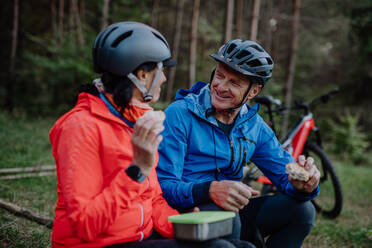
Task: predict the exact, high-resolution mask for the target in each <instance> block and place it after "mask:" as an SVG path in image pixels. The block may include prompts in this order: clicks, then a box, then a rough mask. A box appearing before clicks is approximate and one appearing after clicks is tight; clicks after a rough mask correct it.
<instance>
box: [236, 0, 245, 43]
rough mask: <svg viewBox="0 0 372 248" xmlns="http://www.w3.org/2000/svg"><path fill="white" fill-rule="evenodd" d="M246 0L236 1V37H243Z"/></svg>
mask: <svg viewBox="0 0 372 248" xmlns="http://www.w3.org/2000/svg"><path fill="white" fill-rule="evenodd" d="M243 9H244V1H243V0H237V3H236V37H237V38H240V39H242V37H241V36H242V33H243V20H244V11H243Z"/></svg>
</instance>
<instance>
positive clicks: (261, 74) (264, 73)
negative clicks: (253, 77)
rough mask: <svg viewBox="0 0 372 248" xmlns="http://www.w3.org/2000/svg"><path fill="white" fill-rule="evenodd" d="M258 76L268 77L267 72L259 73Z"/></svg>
mask: <svg viewBox="0 0 372 248" xmlns="http://www.w3.org/2000/svg"><path fill="white" fill-rule="evenodd" d="M257 74H258V75H260V76H263V77H266V76H267V74H266V72H265V71H258V72H257Z"/></svg>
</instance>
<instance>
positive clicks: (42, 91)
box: [19, 35, 93, 115]
mask: <svg viewBox="0 0 372 248" xmlns="http://www.w3.org/2000/svg"><path fill="white" fill-rule="evenodd" d="M29 39H30V42H32V43H34V49H33V50H32V51H26V52H25V54H24V64H27V65H32V66H25V67H24V69H23V70H22V71H20V75H19V77H20V79H19V80H20V81H21V82H27V87H29V88H30V90H26V91H24V92H25V94H27V95H26V96H25V95H23V96H22V97H23V98H24V100H22V101H20V103H22V105H21V107H24V108H27V110H28V111H29V112H30V113H31V114H38V115H40V114H53V113H55V114H60V113H63V112H65V111H67V110H68V109H69V108H71V106H72V105H73V104H74V101H75V96H76V95H77V89H78V87H79V86H80V85H81V84H83V83H87V82H89V81H91V80H92V78H93V72H92V65H91V47H90V46H87V45H85V46H81V45H78V44H77V42H76V40H75V38H74V37H73V36H70V35H67V36H66V37H64V40H63V43H62V44H59V43H58V42H57V41H55V40H54V39H47V38H46V39H42V38H39V37H35V36H29Z"/></svg>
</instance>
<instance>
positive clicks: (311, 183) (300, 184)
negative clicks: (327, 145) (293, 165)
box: [288, 155, 320, 193]
mask: <svg viewBox="0 0 372 248" xmlns="http://www.w3.org/2000/svg"><path fill="white" fill-rule="evenodd" d="M298 164H299V165H300V166H302V167H304V168H305V170H306V171H308V172H309V180H307V181H306V182H304V181H300V180H296V179H293V178H292V177H291V176H290V175H288V180H289V182H290V183H291V184H292V186H293V187H294V188H296V189H297V190H299V191H302V192H307V193H311V192H313V191H314V189H315V188H316V187H317V186H318V184H319V180H320V171H319V170H318V168H317V167H316V165H315V164H314V159H313V158H312V157H308V158H307V159H306V158H305V156H303V155H300V156H299V157H298Z"/></svg>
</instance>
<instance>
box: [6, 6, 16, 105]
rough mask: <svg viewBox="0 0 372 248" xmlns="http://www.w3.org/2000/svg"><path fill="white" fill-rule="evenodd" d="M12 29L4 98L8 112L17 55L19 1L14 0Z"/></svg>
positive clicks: (11, 103)
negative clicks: (7, 78) (7, 77)
mask: <svg viewBox="0 0 372 248" xmlns="http://www.w3.org/2000/svg"><path fill="white" fill-rule="evenodd" d="M13 11H14V12H13V30H12V47H11V51H10V64H9V80H8V82H7V94H6V99H5V105H6V107H7V109H8V111H9V112H11V111H12V110H13V107H14V102H13V97H14V84H15V73H14V68H15V64H16V56H17V45H18V21H19V2H18V0H14V8H13Z"/></svg>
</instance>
